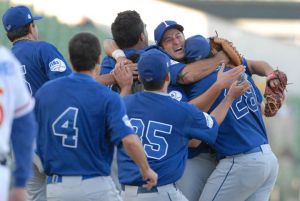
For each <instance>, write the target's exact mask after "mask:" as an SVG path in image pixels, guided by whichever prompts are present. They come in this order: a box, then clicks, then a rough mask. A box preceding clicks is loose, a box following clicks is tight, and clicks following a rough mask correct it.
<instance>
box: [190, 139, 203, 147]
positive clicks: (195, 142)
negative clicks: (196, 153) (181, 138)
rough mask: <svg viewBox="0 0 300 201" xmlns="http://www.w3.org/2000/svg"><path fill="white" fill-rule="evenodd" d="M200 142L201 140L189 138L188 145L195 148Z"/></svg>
mask: <svg viewBox="0 0 300 201" xmlns="http://www.w3.org/2000/svg"><path fill="white" fill-rule="evenodd" d="M201 143H202V141H201V140H198V139H191V140H189V147H191V148H197V147H198V146H199V145H200V144H201Z"/></svg>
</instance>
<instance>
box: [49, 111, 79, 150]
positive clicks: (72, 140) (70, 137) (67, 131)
mask: <svg viewBox="0 0 300 201" xmlns="http://www.w3.org/2000/svg"><path fill="white" fill-rule="evenodd" d="M77 115H78V108H75V107H68V108H67V109H66V110H65V111H64V112H63V113H62V114H61V115H59V117H58V118H57V119H56V120H55V121H54V122H53V124H52V131H53V134H54V135H56V136H60V137H62V146H64V147H69V148H77V143H78V128H77V127H76V123H77Z"/></svg>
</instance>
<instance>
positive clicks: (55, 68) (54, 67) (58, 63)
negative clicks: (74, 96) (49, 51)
mask: <svg viewBox="0 0 300 201" xmlns="http://www.w3.org/2000/svg"><path fill="white" fill-rule="evenodd" d="M49 68H50V71H52V72H64V71H65V70H66V69H67V66H66V64H65V62H64V61H62V60H61V59H58V58H55V59H53V60H52V61H51V62H50V63H49Z"/></svg>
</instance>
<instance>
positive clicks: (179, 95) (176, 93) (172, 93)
mask: <svg viewBox="0 0 300 201" xmlns="http://www.w3.org/2000/svg"><path fill="white" fill-rule="evenodd" d="M169 95H170V96H171V98H173V99H175V100H177V101H181V99H182V93H180V92H179V91H170V92H169Z"/></svg>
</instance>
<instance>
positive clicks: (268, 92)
mask: <svg viewBox="0 0 300 201" xmlns="http://www.w3.org/2000/svg"><path fill="white" fill-rule="evenodd" d="M274 79H278V80H279V84H278V85H276V86H275V87H272V86H271V85H270V82H271V80H274ZM286 85H287V76H286V74H285V73H284V72H282V71H280V70H275V71H273V72H272V73H271V74H269V75H268V76H267V83H266V89H265V93H264V97H265V108H264V115H265V116H266V117H273V116H275V115H276V113H277V111H278V110H279V109H280V107H281V106H282V103H283V101H284V98H285V95H284V91H285V90H286Z"/></svg>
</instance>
